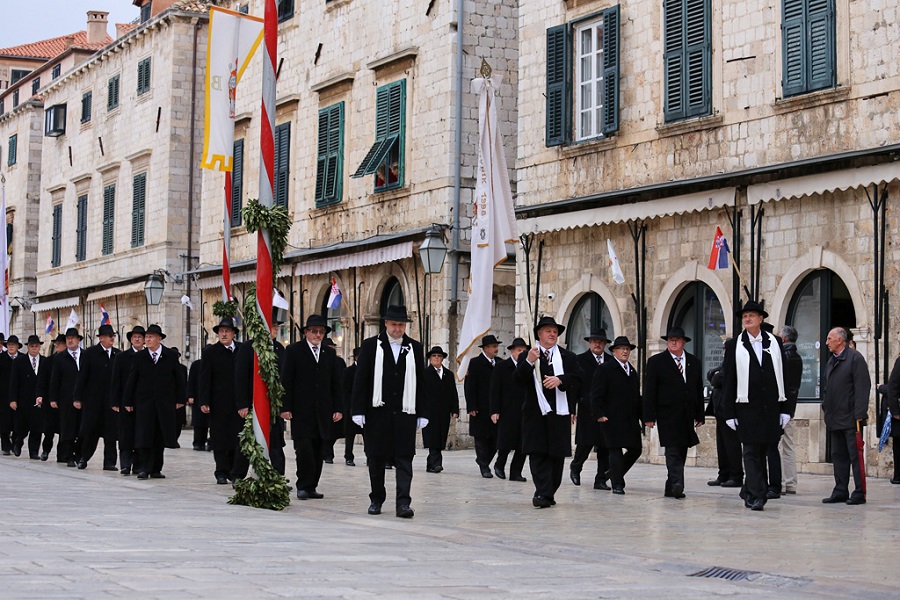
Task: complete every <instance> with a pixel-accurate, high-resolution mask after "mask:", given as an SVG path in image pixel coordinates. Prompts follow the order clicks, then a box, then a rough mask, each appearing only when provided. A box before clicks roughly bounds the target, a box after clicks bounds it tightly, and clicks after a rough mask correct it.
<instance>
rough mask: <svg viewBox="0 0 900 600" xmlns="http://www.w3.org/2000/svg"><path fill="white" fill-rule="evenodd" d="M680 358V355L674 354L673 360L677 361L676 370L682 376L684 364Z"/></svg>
mask: <svg viewBox="0 0 900 600" xmlns="http://www.w3.org/2000/svg"><path fill="white" fill-rule="evenodd" d="M682 360H683V359H682V357H680V356H676V357H675V362H676V363H678V372H679V373H681V376H682V377H684V365H683V364H681V361H682Z"/></svg>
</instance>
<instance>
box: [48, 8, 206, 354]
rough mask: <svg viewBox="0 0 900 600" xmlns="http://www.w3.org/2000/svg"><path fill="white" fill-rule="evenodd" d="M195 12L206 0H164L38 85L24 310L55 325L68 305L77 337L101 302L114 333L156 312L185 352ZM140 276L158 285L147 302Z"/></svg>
mask: <svg viewBox="0 0 900 600" xmlns="http://www.w3.org/2000/svg"><path fill="white" fill-rule="evenodd" d="M207 22H208V3H207V2H204V1H182V2H176V3H175V4H173V5H172V6H171V7H169V8H167V9H166V10H164V11H162V12H160V13H159V14H158V15H156V16H153V17H152V18H149V19H147V20H146V21H145V22H143V23H141V24H140V26H138V27H137V28H134V29H132V30H131V31H129V32H128V33H126V34H125V35H123V36H122V37H120V38H119V39H117V40H116V41H115V42H113V43H112V44H110V45H108V46H107V47H106V48H104V49H103V50H102V51H100V52H98V53H97V54H95V55H94V56H92V57H91V58H90V59H88V60H86V61H84V62H82V63H80V64H79V65H77V66H76V67H75V68H74V69H71V70H70V71H68V72H67V73H64V74H63V75H62V76H61V77H60V78H59V79H57V80H55V81H54V82H52V83H51V84H50V85H48V86H46V87H45V88H44V89H43V90H42V97H43V103H44V120H43V124H44V137H43V144H42V149H41V163H40V172H41V184H40V188H41V189H40V209H39V218H40V223H41V225H40V232H41V235H40V236H39V238H38V240H37V290H36V293H37V296H38V298H39V302H38V303H36V304H35V305H34V306H33V307H32V310H33V311H35V312H36V313H37V314H38V320H39V321H41V322H43V320H44V319H45V318H46V315H47V314H50V315H51V316H52V317H53V318H54V319H55V320H56V321H57V324H58V327H60V328H63V327H64V326H65V323H66V321H67V318H68V315H69V312H70V310H71V308H74V309H75V311H76V313H77V314H78V315H79V317H80V318H81V324H80V327H81V328H82V331H83V333H84V335H85V344H90V343H94V342H95V340H94V338H95V335H96V330H97V327H98V326H99V323H100V319H101V310H100V306H101V305H103V306H104V307H105V309H106V311H107V312H108V313H109V315H110V317H111V320H112V323H113V325H114V326H115V327H116V329H117V331H118V332H119V339H118V343H120V344H122V345H125V344H126V343H127V342H126V341H125V336H124V333H125V332H126V331H128V330H130V329H131V327H132V326H133V325H135V324H142V325H145V326H146V324H147V323H148V321H149V322H151V323H159V324H160V325H161V327H162V328H163V330H164V331H166V332H167V335H168V339H167V340H166V343H167V345H171V346H176V347H180V348H181V349H182V352H183V355H184V359H185V360H188V359H190V358H191V356H190V349H191V348H192V347H193V346H192V344H191V337H192V336H193V335H196V329H197V328H196V325H195V324H194V322H195V320H194V318H193V317H192V316H191V312H190V309H189V308H188V307H187V306H184V305H183V304H182V302H181V298H182V296H183V295H186V294H187V295H190V285H191V283H192V282H191V280H190V279H187V278H185V277H184V275H183V274H184V273H185V272H186V271H188V270H189V269H190V268H191V266H192V263H195V262H196V261H195V259H194V258H192V257H196V255H197V249H196V237H197V235H196V232H197V230H198V225H199V200H200V189H201V177H200V174H199V168H198V167H197V164H198V162H199V154H200V150H201V148H202V123H203V90H202V86H199V85H195V84H196V82H197V81H202V73H203V66H204V64H205V60H206V31H207ZM194 205H196V208H194ZM151 278H153V279H158V280H159V281H161V282H162V284H163V288H164V291H163V293H162V297H161V301H160V303H159V304H158V305H155V306H151V305H148V302H147V299H146V297H145V291H144V288H145V285H146V284H147V283H148V280H149V279H151Z"/></svg>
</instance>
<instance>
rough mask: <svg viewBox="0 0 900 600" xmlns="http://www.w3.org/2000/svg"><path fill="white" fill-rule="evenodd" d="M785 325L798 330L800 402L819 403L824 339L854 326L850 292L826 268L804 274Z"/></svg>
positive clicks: (826, 357)
mask: <svg viewBox="0 0 900 600" xmlns="http://www.w3.org/2000/svg"><path fill="white" fill-rule="evenodd" d="M787 324H788V325H792V326H793V327H795V328H796V329H797V352H798V353H799V354H800V358H802V359H803V378H802V379H801V380H800V398H799V400H800V401H801V402H803V401H806V402H819V401H820V400H821V389H820V382H821V379H822V373H823V371H824V369H825V365H826V364H827V363H828V348H826V347H825V338H826V337H827V336H828V332H829V331H830V330H831V329H833V328H834V327H844V328H846V329H848V330H849V329H851V328H854V327H856V311H855V310H854V308H853V299H852V298H851V297H850V291H849V290H848V289H847V286H846V285H845V284H844V282H843V281H841V278H840V277H838V276H837V275H836V274H835V273H834V272H832V271H829V270H828V269H821V270H818V271H813V272H812V273H810V274H809V275H807V276H806V277H805V278H804V279H803V281H801V282H800V285H799V286H797V291H796V292H794V296H793V297H792V298H791V302H790V304H789V305H788V313H787Z"/></svg>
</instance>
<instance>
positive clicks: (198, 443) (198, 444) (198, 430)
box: [193, 425, 209, 448]
mask: <svg viewBox="0 0 900 600" xmlns="http://www.w3.org/2000/svg"><path fill="white" fill-rule="evenodd" d="M208 441H209V427H199V426H196V425H195V426H194V441H193V446H194V448H206V444H207V442H208Z"/></svg>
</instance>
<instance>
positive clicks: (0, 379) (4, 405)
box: [0, 350, 25, 431]
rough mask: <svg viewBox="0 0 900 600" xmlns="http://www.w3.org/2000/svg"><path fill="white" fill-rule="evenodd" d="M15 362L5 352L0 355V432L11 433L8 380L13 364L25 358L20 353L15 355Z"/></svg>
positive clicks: (11, 415) (11, 410) (12, 415)
mask: <svg viewBox="0 0 900 600" xmlns="http://www.w3.org/2000/svg"><path fill="white" fill-rule="evenodd" d="M16 355H17V356H16V358H15V360H14V359H13V358H12V357H10V355H9V352H7V351H6V350H3V351H2V354H0V430H2V431H12V430H13V424H14V423H13V421H14V414H13V409H12V408H11V407H10V406H9V401H10V398H11V397H10V395H9V380H10V377H11V375H12V365H13V362H16V361H18V360H21V359H22V357H23V356H25V355H24V354H23V353H22V352H17V353H16Z"/></svg>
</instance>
